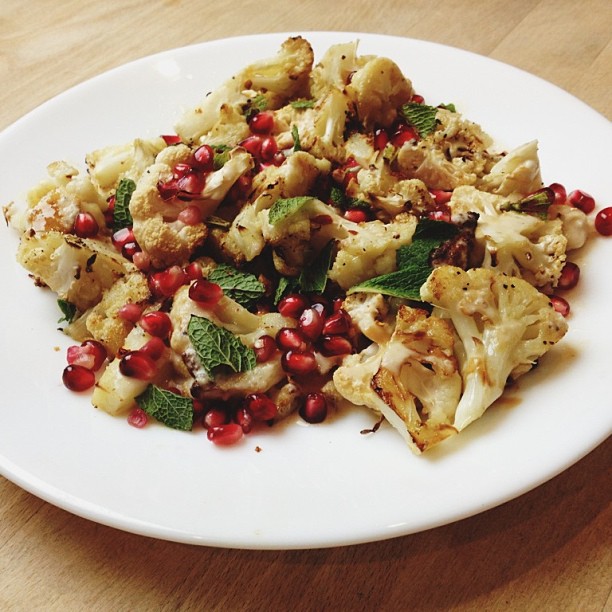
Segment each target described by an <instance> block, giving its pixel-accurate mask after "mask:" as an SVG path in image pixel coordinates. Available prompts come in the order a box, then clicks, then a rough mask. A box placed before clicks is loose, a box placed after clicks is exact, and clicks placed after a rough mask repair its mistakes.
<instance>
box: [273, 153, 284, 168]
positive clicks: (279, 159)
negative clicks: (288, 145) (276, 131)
mask: <svg viewBox="0 0 612 612" xmlns="http://www.w3.org/2000/svg"><path fill="white" fill-rule="evenodd" d="M286 159H287V158H286V157H285V154H284V153H283V152H282V151H278V152H277V153H275V154H274V157H273V158H272V165H273V166H282V165H283V163H284V161H285V160H286Z"/></svg>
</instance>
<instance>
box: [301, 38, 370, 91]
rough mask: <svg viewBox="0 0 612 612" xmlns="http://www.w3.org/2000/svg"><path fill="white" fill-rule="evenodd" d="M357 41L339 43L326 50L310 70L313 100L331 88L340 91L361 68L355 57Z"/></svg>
mask: <svg viewBox="0 0 612 612" xmlns="http://www.w3.org/2000/svg"><path fill="white" fill-rule="evenodd" d="M357 47H358V43H357V41H350V42H347V43H339V44H337V45H332V46H331V47H329V48H328V49H327V51H326V52H325V54H324V55H323V57H322V58H321V60H320V61H319V62H318V63H317V65H316V66H315V67H314V68H313V69H312V83H311V85H310V89H311V92H312V95H313V96H314V97H315V98H319V97H321V96H322V95H323V94H324V93H326V92H327V91H329V89H331V88H332V87H333V88H335V89H338V90H339V91H342V90H343V89H344V88H345V87H346V85H347V84H348V82H349V80H350V78H351V75H352V74H353V73H354V72H355V71H356V70H358V69H359V68H360V67H361V66H362V60H361V59H360V58H359V57H358V56H357Z"/></svg>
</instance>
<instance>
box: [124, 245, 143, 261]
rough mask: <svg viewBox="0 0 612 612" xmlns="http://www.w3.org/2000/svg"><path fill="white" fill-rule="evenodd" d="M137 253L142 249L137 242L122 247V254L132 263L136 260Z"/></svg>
mask: <svg viewBox="0 0 612 612" xmlns="http://www.w3.org/2000/svg"><path fill="white" fill-rule="evenodd" d="M136 253H140V247H139V246H138V243H137V242H126V243H125V244H124V245H123V246H122V247H121V254H122V255H123V256H124V257H125V258H126V259H129V260H130V261H132V260H133V259H134V255H136Z"/></svg>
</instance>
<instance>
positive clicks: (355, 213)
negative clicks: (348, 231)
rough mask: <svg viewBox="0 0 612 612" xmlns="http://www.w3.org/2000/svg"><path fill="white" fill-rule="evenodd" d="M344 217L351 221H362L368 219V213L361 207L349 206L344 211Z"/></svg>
mask: <svg viewBox="0 0 612 612" xmlns="http://www.w3.org/2000/svg"><path fill="white" fill-rule="evenodd" d="M344 218H345V219H348V220H349V221H352V222H353V223H363V222H364V221H368V220H369V215H368V212H367V211H366V210H364V209H363V208H349V209H348V210H347V211H346V212H345V213H344Z"/></svg>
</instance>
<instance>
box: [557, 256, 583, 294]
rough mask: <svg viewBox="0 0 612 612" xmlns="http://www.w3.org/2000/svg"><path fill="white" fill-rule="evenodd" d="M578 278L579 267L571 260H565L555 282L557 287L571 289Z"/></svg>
mask: <svg viewBox="0 0 612 612" xmlns="http://www.w3.org/2000/svg"><path fill="white" fill-rule="evenodd" d="M579 279H580V268H579V267H578V266H577V265H576V264H575V263H573V262H572V261H567V262H565V265H564V266H563V270H561V276H560V277H559V281H558V282H557V287H558V288H559V289H573V288H574V287H575V286H576V285H577V284H578V280H579Z"/></svg>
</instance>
